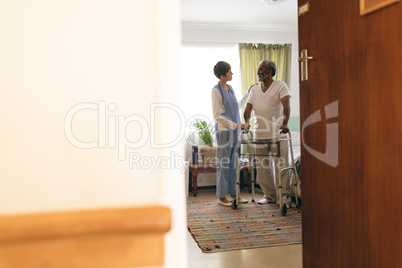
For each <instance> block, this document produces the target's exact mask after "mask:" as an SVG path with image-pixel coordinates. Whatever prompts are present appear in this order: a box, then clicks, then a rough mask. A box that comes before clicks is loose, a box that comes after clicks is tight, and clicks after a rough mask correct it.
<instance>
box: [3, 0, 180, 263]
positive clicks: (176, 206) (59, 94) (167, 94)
mask: <svg viewBox="0 0 402 268" xmlns="http://www.w3.org/2000/svg"><path fill="white" fill-rule="evenodd" d="M179 4H180V3H179V1H178V0H176V1H169V3H168V4H167V3H166V1H162V0H153V1H150V0H135V1H132V0H117V1H108V0H83V1H78V0H69V1H67V0H62V1H53V0H37V1H24V0H2V1H0V18H1V27H0V36H1V42H0V74H1V79H0V128H1V130H2V131H1V133H0V148H1V149H0V163H1V164H0V165H1V168H0V214H16V213H31V212H41V211H60V210H76V209H87V208H104V207H116V206H140V205H148V204H164V205H168V206H169V207H170V208H171V209H172V213H173V229H172V231H171V232H170V233H169V234H168V235H167V236H166V243H167V246H166V267H175V268H176V267H185V266H186V228H185V224H186V217H185V194H184V184H183V181H184V174H182V173H181V170H182V166H181V165H180V164H182V163H179V161H177V163H173V162H171V163H170V164H168V165H164V166H160V165H159V166H155V167H154V166H151V164H150V163H151V161H152V160H155V161H158V160H159V161H160V160H171V158H172V153H173V154H174V155H183V151H184V149H183V146H182V144H179V145H171V146H167V148H156V147H157V146H153V145H152V139H151V138H154V140H155V142H156V143H157V144H162V143H168V142H170V141H173V140H175V139H176V136H178V135H179V134H180V124H181V122H180V121H181V120H180V117H179V116H178V115H177V113H176V112H175V109H174V106H172V107H170V108H167V107H166V105H165V108H163V109H162V108H159V109H155V113H153V112H154V111H153V110H152V109H151V104H152V103H168V104H170V105H178V100H179V97H178V90H177V88H178V76H179V74H178V60H179V47H180V42H181V40H180V10H179ZM162 11H163V12H162ZM167 14H169V16H168V15H167ZM166 70H169V72H166ZM109 105H110V106H109ZM75 108H77V110H75V111H74V109H75ZM78 108H81V109H78ZM83 108H85V109H83ZM168 118H169V122H168V120H167V119H168ZM119 120H120V121H119ZM152 123H154V124H152ZM70 128H71V131H70ZM172 129H177V132H174V131H172ZM153 134H155V135H153ZM84 147H91V148H87V149H84ZM130 153H131V156H132V157H133V162H135V163H134V165H133V166H132V167H130ZM160 163H161V162H159V164H160ZM165 163H166V161H165ZM173 249H174V250H173Z"/></svg>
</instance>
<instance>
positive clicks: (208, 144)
mask: <svg viewBox="0 0 402 268" xmlns="http://www.w3.org/2000/svg"><path fill="white" fill-rule="evenodd" d="M192 126H193V127H195V133H192V134H191V136H190V137H189V139H191V137H192V136H193V135H194V134H198V136H199V137H200V139H201V140H202V141H203V143H204V145H205V146H202V147H201V149H200V155H201V157H202V161H203V162H204V163H208V164H215V163H216V147H215V146H213V144H214V128H213V127H212V126H211V124H210V123H207V121H205V120H200V119H196V120H195V122H194V123H193V124H192Z"/></svg>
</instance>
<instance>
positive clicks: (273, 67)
mask: <svg viewBox="0 0 402 268" xmlns="http://www.w3.org/2000/svg"><path fill="white" fill-rule="evenodd" d="M261 63H262V64H264V65H265V66H266V67H267V68H268V70H269V69H271V70H272V72H271V76H272V77H274V76H275V74H276V64H275V62H273V61H272V60H262V61H261Z"/></svg>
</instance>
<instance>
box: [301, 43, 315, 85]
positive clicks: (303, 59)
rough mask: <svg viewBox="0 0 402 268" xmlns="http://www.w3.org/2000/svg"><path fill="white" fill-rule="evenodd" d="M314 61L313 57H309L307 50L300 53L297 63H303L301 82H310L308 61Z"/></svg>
mask: <svg viewBox="0 0 402 268" xmlns="http://www.w3.org/2000/svg"><path fill="white" fill-rule="evenodd" d="M312 59H313V57H311V56H308V54H307V49H303V50H302V51H301V52H300V57H299V58H297V61H298V62H301V65H300V70H301V81H306V80H308V68H307V65H308V60H312Z"/></svg>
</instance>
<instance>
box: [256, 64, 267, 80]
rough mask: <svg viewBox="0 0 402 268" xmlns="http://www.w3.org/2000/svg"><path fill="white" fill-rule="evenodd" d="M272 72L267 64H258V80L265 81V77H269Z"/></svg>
mask: <svg viewBox="0 0 402 268" xmlns="http://www.w3.org/2000/svg"><path fill="white" fill-rule="evenodd" d="M269 74H270V72H269V70H268V68H267V66H265V65H264V64H260V65H259V66H258V69H257V76H258V81H260V82H263V81H264V80H265V78H267V77H268V75H269Z"/></svg>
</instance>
